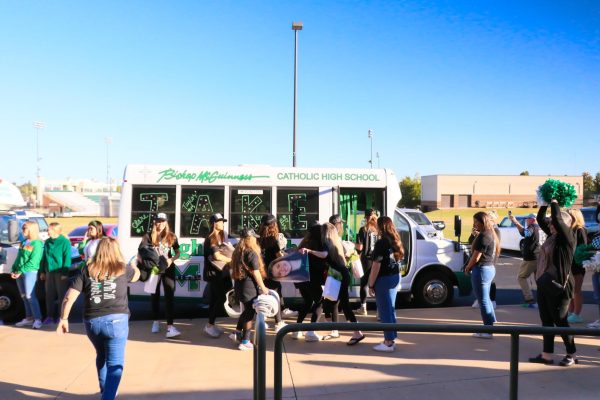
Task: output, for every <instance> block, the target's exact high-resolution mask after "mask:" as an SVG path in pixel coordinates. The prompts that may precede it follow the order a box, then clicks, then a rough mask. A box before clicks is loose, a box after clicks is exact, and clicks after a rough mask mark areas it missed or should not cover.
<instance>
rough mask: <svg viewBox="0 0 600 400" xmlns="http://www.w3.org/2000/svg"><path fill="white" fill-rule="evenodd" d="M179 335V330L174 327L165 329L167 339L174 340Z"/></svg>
mask: <svg viewBox="0 0 600 400" xmlns="http://www.w3.org/2000/svg"><path fill="white" fill-rule="evenodd" d="M179 335H181V332H179V330H178V329H177V328H175V327H174V326H172V327H170V328H167V334H166V336H167V337H168V338H174V337H177V336H179Z"/></svg>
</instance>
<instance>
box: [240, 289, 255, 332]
mask: <svg viewBox="0 0 600 400" xmlns="http://www.w3.org/2000/svg"><path fill="white" fill-rule="evenodd" d="M253 304H254V299H252V300H250V301H247V302H245V303H244V311H242V313H241V314H240V318H239V319H238V322H237V326H236V329H237V330H238V331H239V332H242V338H243V339H244V340H250V333H251V332H252V321H253V320H254V317H255V316H256V311H255V310H254V307H253Z"/></svg>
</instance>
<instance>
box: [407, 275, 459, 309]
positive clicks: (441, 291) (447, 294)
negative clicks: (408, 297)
mask: <svg viewBox="0 0 600 400" xmlns="http://www.w3.org/2000/svg"><path fill="white" fill-rule="evenodd" d="M413 295H414V298H415V300H416V302H417V304H419V305H420V306H424V307H441V306H447V305H449V304H450V303H452V297H453V295H454V287H453V286H452V282H451V281H450V279H449V278H448V277H447V276H446V275H445V274H443V273H436V272H428V273H426V274H425V275H423V276H422V277H421V278H419V280H418V281H417V284H416V286H415V289H414V292H413Z"/></svg>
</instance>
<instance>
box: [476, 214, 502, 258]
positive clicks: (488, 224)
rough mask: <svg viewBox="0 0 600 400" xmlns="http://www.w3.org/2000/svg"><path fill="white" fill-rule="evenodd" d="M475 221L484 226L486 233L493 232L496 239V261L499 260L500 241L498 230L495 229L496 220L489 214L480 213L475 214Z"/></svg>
mask: <svg viewBox="0 0 600 400" xmlns="http://www.w3.org/2000/svg"><path fill="white" fill-rule="evenodd" d="M473 219H475V220H477V222H479V223H480V224H481V225H483V231H484V232H485V231H490V232H492V237H493V238H494V248H495V251H496V252H495V253H494V260H496V259H498V257H500V239H499V238H498V235H497V234H496V230H495V229H494V220H493V219H492V217H491V216H490V215H489V214H488V213H486V212H483V211H479V212H477V213H475V215H473ZM480 233H481V232H480Z"/></svg>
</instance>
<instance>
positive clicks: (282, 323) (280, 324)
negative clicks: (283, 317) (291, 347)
mask: <svg viewBox="0 0 600 400" xmlns="http://www.w3.org/2000/svg"><path fill="white" fill-rule="evenodd" d="M286 325H287V324H286V323H285V322H283V321H281V322H280V323H278V324H276V325H275V333H277V332H279V331H280V330H281V328H283V327H284V326H286Z"/></svg>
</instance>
